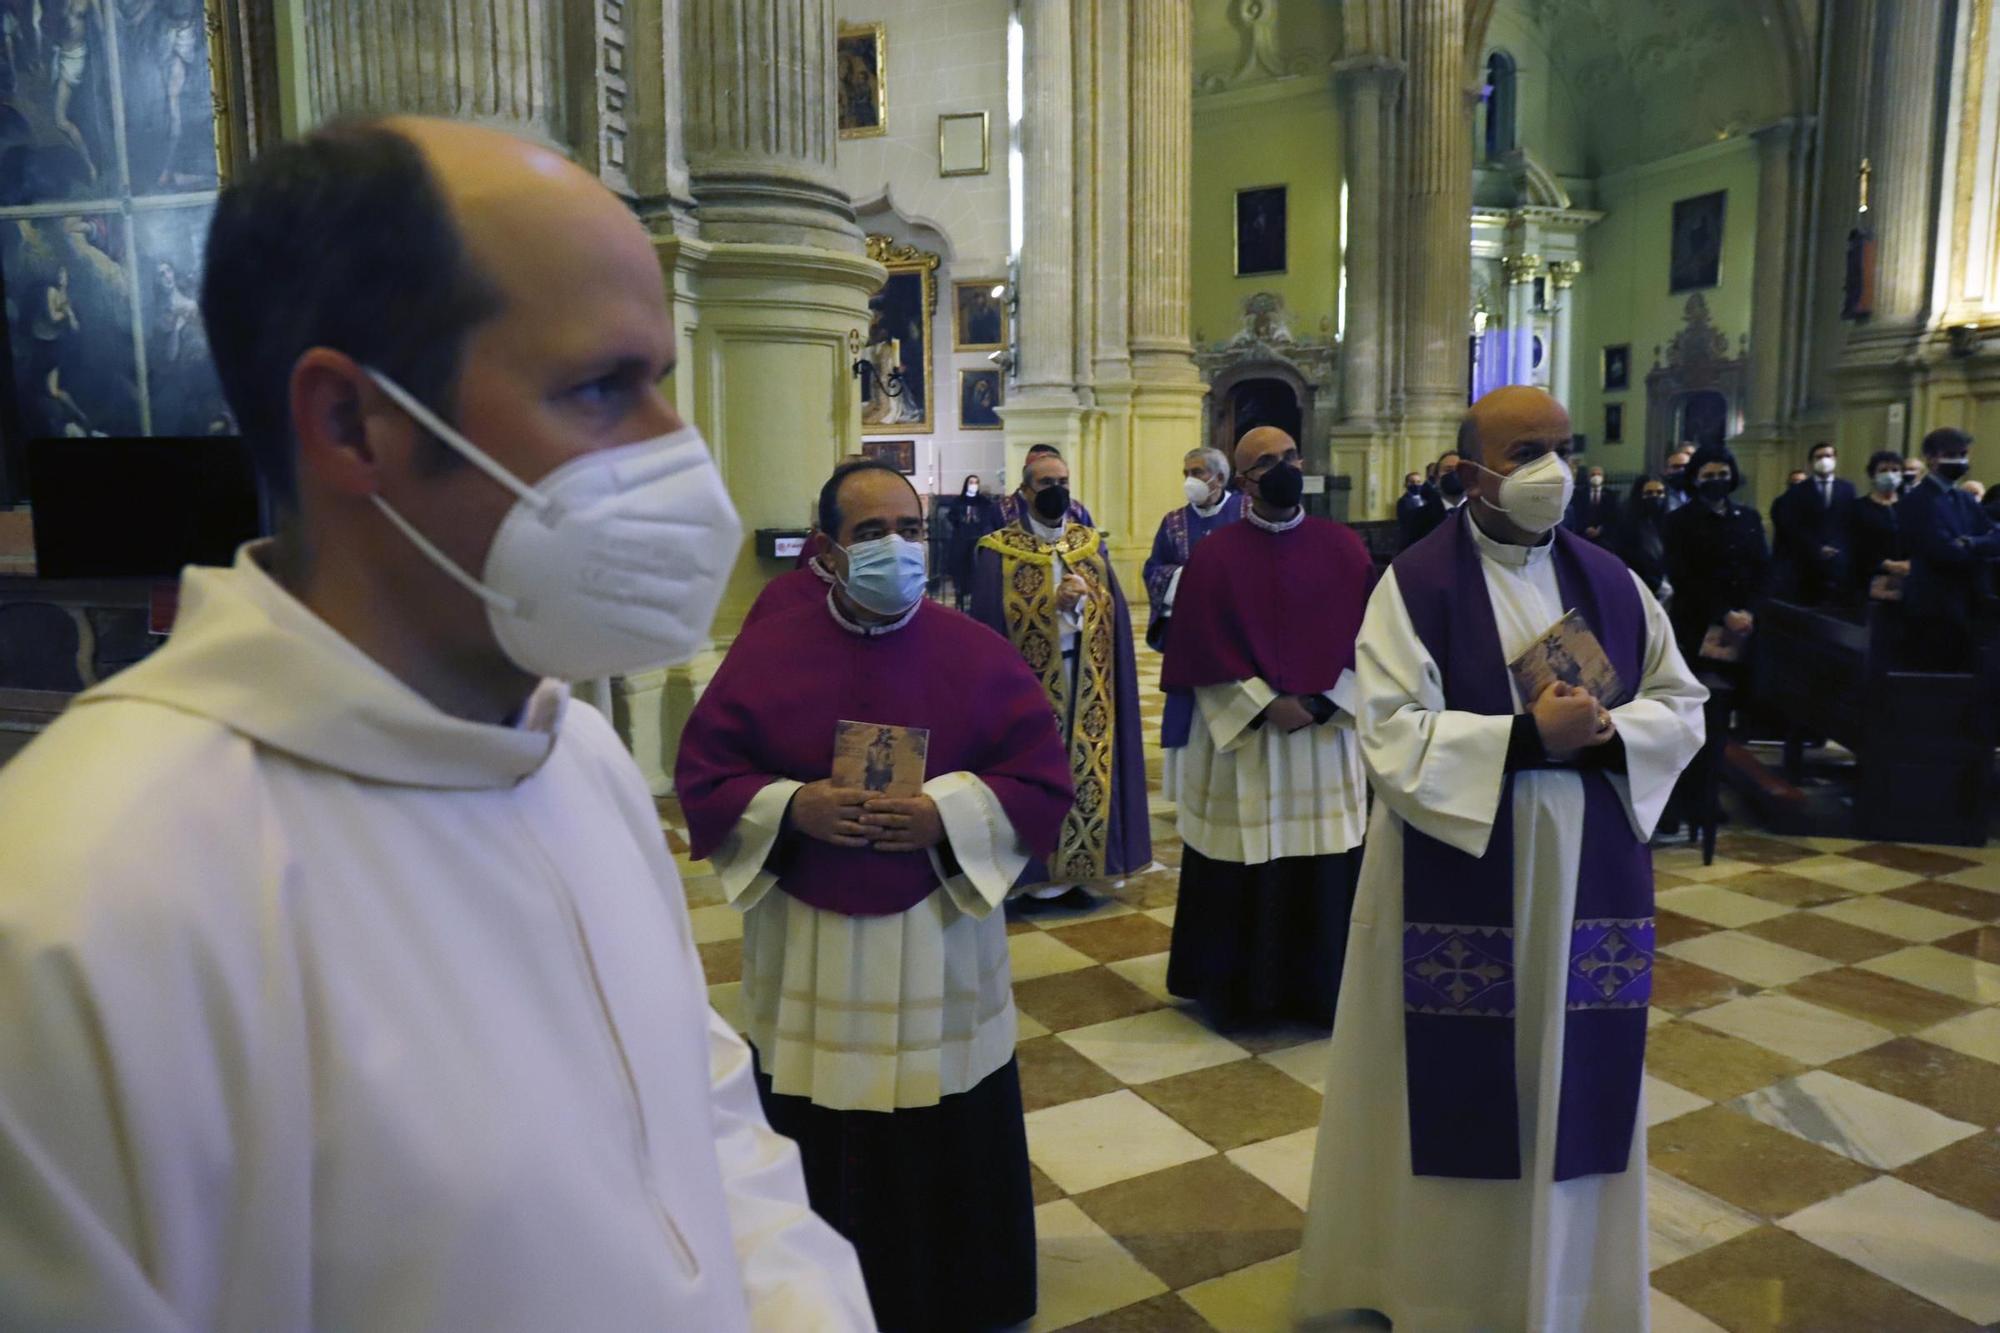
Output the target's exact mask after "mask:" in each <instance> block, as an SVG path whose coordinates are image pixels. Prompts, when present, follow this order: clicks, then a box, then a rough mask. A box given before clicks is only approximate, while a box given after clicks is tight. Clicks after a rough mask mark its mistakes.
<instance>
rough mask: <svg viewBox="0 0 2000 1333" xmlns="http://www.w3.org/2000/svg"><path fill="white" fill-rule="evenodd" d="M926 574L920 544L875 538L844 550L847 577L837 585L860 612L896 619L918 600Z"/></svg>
mask: <svg viewBox="0 0 2000 1333" xmlns="http://www.w3.org/2000/svg"><path fill="white" fill-rule="evenodd" d="M928 575H929V570H928V569H927V568H926V561H925V558H924V548H923V544H922V543H921V542H911V541H904V540H903V539H902V538H901V537H895V536H890V537H877V538H876V539H875V540H873V541H866V542H856V543H855V544H854V545H852V546H850V547H848V548H847V577H846V578H844V579H842V580H841V581H840V586H841V587H843V588H845V589H846V590H847V595H848V596H849V597H852V598H853V599H854V602H855V605H857V606H859V607H861V608H862V609H864V610H867V611H873V612H874V613H875V614H876V615H878V616H900V615H902V614H903V612H905V611H907V610H909V609H910V608H911V607H913V606H915V605H916V604H917V603H918V602H919V601H920V600H922V598H923V595H924V584H925V582H926V580H927V578H928Z"/></svg>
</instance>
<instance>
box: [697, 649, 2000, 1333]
mask: <svg viewBox="0 0 2000 1333" xmlns="http://www.w3.org/2000/svg"><path fill="white" fill-rule="evenodd" d="M1159 665H1160V659H1159V658H1158V656H1157V655H1155V654H1153V653H1150V652H1146V651H1145V650H1144V649H1143V647H1142V649H1141V664H1140V670H1141V677H1142V679H1141V690H1142V693H1143V696H1144V703H1143V705H1142V707H1143V711H1144V712H1145V713H1146V716H1147V730H1148V751H1147V768H1148V774H1149V777H1150V778H1151V780H1152V782H1153V784H1154V787H1155V793H1156V795H1155V800H1154V847H1155V855H1156V857H1157V859H1158V861H1159V863H1160V864H1159V866H1158V867H1157V868H1155V869H1154V870H1152V871H1150V872H1149V873H1147V874H1145V875H1141V876H1138V877H1136V878H1134V879H1132V880H1130V881H1128V882H1127V884H1126V885H1125V887H1124V888H1123V889H1122V890H1121V891H1120V892H1119V893H1118V894H1117V896H1116V898H1115V899H1113V900H1110V901H1105V902H1103V903H1101V904H1100V905H1099V906H1098V907H1096V908H1095V909H1093V910H1090V911H1086V912H1051V913H1047V914H1044V915H1039V916H1035V917H1033V918H1030V919H1026V920H1020V921H1014V922H1011V923H1010V925H1009V927H1008V929H1009V931H1010V933H1011V942H1012V952H1013V964H1014V993H1015V997H1016V1000H1017V1002H1018V1005H1019V1008H1020V1011H1021V1034H1020V1046H1019V1055H1020V1063H1021V1082H1022V1091H1023V1095H1024V1098H1025V1101H1026V1109H1027V1118H1028V1146H1029V1155H1030V1157H1031V1159H1032V1161H1033V1163H1034V1185H1035V1200H1036V1203H1037V1204H1038V1205H1039V1207H1038V1208H1037V1211H1036V1227H1037V1235H1038V1237H1039V1242H1040V1248H1041V1284H1042V1293H1041V1312H1040V1314H1039V1315H1038V1316H1037V1318H1036V1319H1035V1321H1034V1322H1033V1323H1032V1324H1031V1325H1029V1327H1030V1328H1032V1329H1079V1330H1101V1331H1105V1333H1109V1331H1111V1330H1120V1331H1125V1333H1180V1331H1181V1330H1205V1329H1221V1330H1243V1331H1244V1333H1250V1331H1252V1330H1284V1329H1289V1328H1290V1327H1291V1325H1290V1322H1289V1318H1288V1314H1287V1311H1288V1308H1289V1301H1290V1296H1291V1291H1292V1287H1293V1281H1294V1275H1295V1273H1296V1270H1297V1265H1298V1252H1297V1251H1298V1245H1299V1233H1300V1228H1301V1226H1302V1224H1303V1222H1304V1218H1305V1214H1304V1208H1305V1205H1306V1191H1307V1186H1308V1182H1309V1180H1310V1176H1311V1168H1312V1154H1313V1141H1314V1129H1315V1127H1316V1125H1317V1124H1318V1121H1319V1113H1320V1103H1321V1097H1322V1096H1323V1095H1326V1094H1329V1092H1330V1095H1334V1096H1338V1095H1339V1092H1338V1089H1332V1090H1328V1089H1327V1088H1325V1086H1324V1084H1325V1075H1326V1048H1327V1041H1326V1035H1327V1034H1326V1033H1325V1032H1324V1031H1323V1030H1322V1031H1315V1030H1312V1029H1297V1028H1294V1029H1276V1030H1265V1031H1253V1032H1248V1033H1244V1032H1232V1033H1229V1034H1228V1035H1226V1036H1225V1035H1223V1034H1220V1033H1218V1032H1216V1031H1214V1030H1212V1029H1211V1028H1210V1027H1209V1026H1208V1025H1207V1023H1206V1022H1205V1019H1204V1016H1203V1014H1202V1013H1201V1011H1200V1010H1199V1009H1197V1008H1195V1007H1193V1006H1190V1005H1188V1004H1186V1003H1185V1002H1182V1001H1177V1000H1175V999H1173V998H1172V997H1170V996H1169V995H1168V994H1167V992H1166V985H1165V983H1166V965H1167V954H1166V950H1167V944H1168V940H1169V934H1170V928H1171V926H1172V924H1173V918H1174V899H1175V884H1176V875H1177V870H1176V867H1177V866H1178V864H1179V861H1180V842H1179V840H1178V838H1176V837H1175V836H1174V830H1173V817H1172V807H1171V806H1170V805H1167V804H1165V803H1164V802H1162V801H1160V800H1159V799H1158V797H1157V789H1158V783H1159V776H1160V772H1159V765H1160V759H1159V752H1158V749H1157V746H1156V742H1157V739H1158V719H1159V713H1160V708H1161V706H1162V700H1161V697H1160V695H1159V692H1158V681H1159ZM663 813H664V814H665V816H666V820H667V823H668V825H669V828H668V836H669V839H670V840H671V841H672V842H673V844H674V846H675V848H676V851H677V854H678V855H679V858H680V860H681V862H682V867H683V871H684V873H685V874H686V876H687V888H688V897H689V902H690V905H691V906H692V907H693V909H694V922H695V930H696V937H697V939H698V940H699V941H700V944H701V952H702V959H703V962H704V964H705V966H706V967H707V970H708V975H709V979H710V981H711V983H712V986H711V994H712V995H713V997H714V1000H715V1003H716V1006H717V1008H718V1009H720V1010H721V1011H722V1012H723V1013H724V1014H725V1015H730V1014H733V1013H734V1011H735V1007H736V1000H737V980H738V978H739V976H740V975H741V967H742V950H741V924H740V920H739V918H738V917H737V915H736V913H735V912H734V910H733V909H731V908H729V907H726V906H723V905H721V895H720V892H719V890H718V889H717V887H716V885H715V881H714V879H713V877H712V876H711V875H709V874H708V873H707V869H706V867H705V866H703V865H701V864H699V863H689V862H688V861H687V858H686V842H685V839H684V838H683V837H682V836H681V834H680V831H679V829H678V827H676V825H677V824H678V819H677V814H678V812H677V811H676V810H675V808H674V807H673V805H672V803H671V802H666V803H664V805H663ZM1654 859H1655V865H1656V867H1657V869H1658V872H1659V906H1660V918H1659V940H1660V946H1661V949H1660V951H1661V955H1662V956H1661V958H1660V959H1659V963H1658V969H1657V979H1656V990H1655V997H1654V1008H1653V1010H1652V1013H1651V1020H1652V1032H1651V1040H1650V1044H1649V1046H1648V1051H1647V1067H1648V1071H1649V1072H1648V1076H1647V1112H1648V1118H1649V1121H1650V1123H1651V1154H1650V1156H1651V1170H1652V1176H1651V1188H1650V1197H1651V1204H1652V1263H1653V1288H1654V1290H1653V1327H1654V1329H1655V1330H1657V1333H1694V1331H1695V1330H1713V1329H1717V1328H1721V1329H1727V1330H1730V1331H1731V1333H1763V1331H1764V1330H1801V1331H1805V1330H1810V1331H1812V1333H1831V1331H1834V1330H1857V1331H1860V1330H1866V1331H1868V1333H1877V1331H1878V1330H1879V1331H1890V1330H1893V1331H1894V1333H1927V1331H1928V1330H1940V1331H1942V1330H1963V1329H1976V1328H1994V1327H2000V848H1993V849H1962V848H1926V847H1907V846H1897V845H1889V844H1872V843H1857V842H1847V841H1840V840H1825V839H1807V840H1799V839H1778V838H1770V837H1763V836H1757V835H1753V834H1748V833H1731V834H1727V835H1725V836H1724V837H1723V839H1722V841H1721V843H1720V845H1719V847H1718V851H1717V857H1716V860H1715V864H1713V865H1712V866H1703V865H1702V864H1701V858H1700V856H1699V855H1698V854H1696V853H1694V852H1692V851H1688V850H1683V849H1681V848H1678V847H1675V848H1671V849H1667V850H1663V851H1660V852H1659V853H1657V854H1656V856H1655V858H1654ZM1412 1333H1420V1331H1417V1330H1413V1331H1412ZM1607 1333H1615V1331H1610V1330H1607Z"/></svg>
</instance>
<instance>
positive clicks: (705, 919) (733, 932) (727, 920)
mask: <svg viewBox="0 0 2000 1333" xmlns="http://www.w3.org/2000/svg"><path fill="white" fill-rule="evenodd" d="M688 921H689V923H690V924H691V925H693V927H694V942H695V943H696V944H714V943H716V942H717V941H718V940H740V939H742V938H743V913H741V912H739V911H737V910H736V909H735V908H733V907H697V908H695V909H694V910H693V911H691V912H689V913H688Z"/></svg>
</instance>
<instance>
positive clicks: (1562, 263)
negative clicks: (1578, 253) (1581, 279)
mask: <svg viewBox="0 0 2000 1333" xmlns="http://www.w3.org/2000/svg"><path fill="white" fill-rule="evenodd" d="M1582 272H1583V261H1582V260H1580V259H1552V260H1550V261H1549V282H1550V283H1551V284H1553V285H1554V287H1555V289H1556V290H1557V291H1559V292H1563V291H1568V290H1569V289H1570V287H1571V286H1572V285H1574V284H1575V282H1576V279H1577V275H1578V274H1579V273H1582Z"/></svg>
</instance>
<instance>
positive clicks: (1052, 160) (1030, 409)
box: [1000, 0, 1083, 475]
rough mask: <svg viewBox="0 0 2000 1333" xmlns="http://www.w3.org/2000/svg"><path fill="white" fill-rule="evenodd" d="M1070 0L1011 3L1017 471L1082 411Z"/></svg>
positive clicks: (1012, 426)
mask: <svg viewBox="0 0 2000 1333" xmlns="http://www.w3.org/2000/svg"><path fill="white" fill-rule="evenodd" d="M1074 22H1075V19H1074V5H1073V3H1072V0H1023V3H1022V5H1021V25H1022V33H1021V36H1022V45H1023V49H1024V52H1025V58H1024V60H1023V62H1022V64H1023V70H1024V72H1025V79H1026V87H1025V88H1024V89H1023V90H1022V93H1023V97H1022V111H1021V157H1022V174H1023V180H1022V190H1023V194H1024V200H1023V202H1024V206H1025V211H1026V219H1025V222H1026V230H1025V234H1024V235H1023V236H1022V238H1021V255H1020V284H1019V310H1018V319H1019V321H1020V323H1019V329H1020V335H1019V343H1020V358H1021V359H1020V364H1019V366H1018V367H1016V369H1015V375H1014V388H1013V391H1012V392H1011V393H1010V394H1009V395H1008V403H1007V406H1006V407H1004V408H1002V409H1001V412H1000V416H1001V420H1002V421H1003V422H1004V423H1005V425H1006V429H1007V468H1008V472H1009V474H1010V475H1016V474H1018V472H1019V470H1020V466H1021V462H1022V460H1023V459H1024V458H1025V457H1026V454H1027V450H1028V446H1029V445H1031V444H1037V443H1044V442H1046V443H1049V444H1053V445H1055V446H1057V447H1058V448H1060V449H1062V450H1064V451H1065V453H1073V452H1074V451H1075V449H1076V447H1077V445H1078V444H1079V443H1080V442H1081V440H1082V426H1083V413H1082V409H1081V405H1080V404H1079V402H1078V400H1077V394H1076V378H1075V364H1076V363H1075V355H1076V333H1077V327H1076V305H1075V287H1076V281H1075V274H1076V257H1077V237H1076V209H1075V204H1076V191H1077V190H1078V189H1080V188H1083V183H1082V182H1081V181H1079V180H1078V178H1077V171H1076V151H1075V150H1076V139H1075V129H1076V104H1075V96H1076V64H1075V34H1074V29H1073V24H1074Z"/></svg>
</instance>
